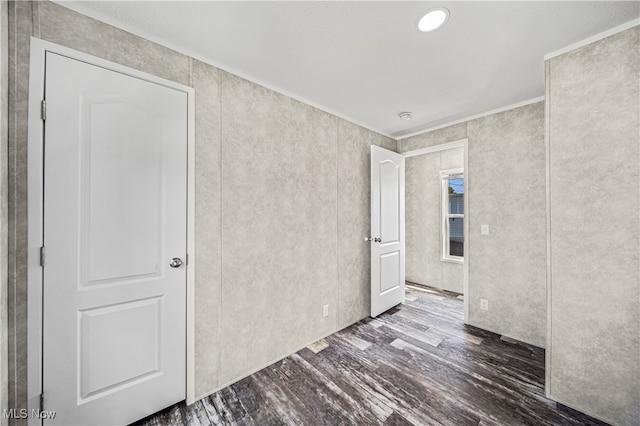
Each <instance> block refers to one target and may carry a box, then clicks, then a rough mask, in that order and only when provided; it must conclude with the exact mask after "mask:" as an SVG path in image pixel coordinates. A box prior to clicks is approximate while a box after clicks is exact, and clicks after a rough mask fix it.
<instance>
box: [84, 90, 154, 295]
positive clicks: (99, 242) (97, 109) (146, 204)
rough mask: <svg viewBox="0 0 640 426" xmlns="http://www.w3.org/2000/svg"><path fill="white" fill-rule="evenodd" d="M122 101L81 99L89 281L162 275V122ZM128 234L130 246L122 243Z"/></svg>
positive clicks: (86, 249) (113, 98)
mask: <svg viewBox="0 0 640 426" xmlns="http://www.w3.org/2000/svg"><path fill="white" fill-rule="evenodd" d="M123 101H124V99H116V98H115V97H111V99H108V98H103V99H83V100H82V122H81V123H80V125H81V126H82V128H83V129H86V130H87V134H86V135H85V138H84V142H85V143H84V144H83V145H82V146H81V152H82V154H83V159H82V162H81V170H82V171H81V173H82V181H81V197H82V202H83V206H82V209H83V213H84V214H86V215H87V220H85V221H83V224H84V225H86V229H83V230H82V231H83V235H84V236H85V237H86V241H83V243H84V244H83V247H82V250H81V252H82V253H83V254H85V255H86V256H88V259H87V260H88V262H83V266H84V267H86V272H87V273H86V274H85V275H86V276H87V278H88V283H96V282H100V281H105V280H114V279H122V278H134V277H140V276H149V275H157V273H158V272H159V270H158V267H159V265H160V251H159V248H160V242H161V241H162V227H161V222H162V218H161V201H162V200H161V195H162V183H161V182H162V180H161V174H160V173H161V171H162V164H161V163H160V161H161V158H162V157H161V152H160V150H161V148H162V147H161V145H160V144H158V143H157V141H159V140H161V130H162V122H161V121H160V115H159V114H153V115H151V114H150V113H149V112H148V111H145V110H144V109H143V106H140V107H138V106H134V105H130V104H127V103H125V102H123ZM113 123H118V125H117V126H114V125H113ZM113 170H118V173H113ZM122 188H127V190H126V191H122ZM128 236H132V238H130V241H129V244H127V245H125V246H123V245H121V244H118V242H119V241H123V240H126V239H127V238H128ZM83 281H84V280H83Z"/></svg>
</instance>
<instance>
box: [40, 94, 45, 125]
mask: <svg viewBox="0 0 640 426" xmlns="http://www.w3.org/2000/svg"><path fill="white" fill-rule="evenodd" d="M40 116H41V117H42V121H44V120H46V119H47V101H45V100H44V99H43V100H42V104H41V106H40Z"/></svg>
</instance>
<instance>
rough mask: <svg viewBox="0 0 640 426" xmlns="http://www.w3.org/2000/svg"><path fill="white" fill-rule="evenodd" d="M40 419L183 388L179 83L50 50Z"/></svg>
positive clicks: (107, 417) (133, 414) (115, 419)
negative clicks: (147, 78) (129, 73)
mask: <svg viewBox="0 0 640 426" xmlns="http://www.w3.org/2000/svg"><path fill="white" fill-rule="evenodd" d="M45 93H46V105H47V110H46V119H45V150H44V170H45V174H44V268H43V281H44V289H43V307H44V311H43V393H44V409H45V410H55V411H56V412H57V415H56V416H55V419H53V420H45V422H44V424H45V425H51V424H60V425H94V424H100V425H117V424H120V425H124V424H128V423H131V422H133V421H135V420H138V419H140V418H142V417H145V416H147V415H149V414H152V413H154V412H156V411H158V410H161V409H162V408H165V407H167V406H169V405H171V404H173V403H175V402H178V401H181V400H183V399H184V398H185V393H186V385H185V376H186V371H185V370H186V366H185V350H186V349H185V348H186V343H185V339H186V330H185V321H186V319H185V313H186V300H185V297H186V268H185V266H184V265H182V260H186V235H187V233H186V232H187V227H186V226H187V224H186V210H187V207H186V203H187V200H186V197H187V196H186V190H187V94H186V93H185V92H181V91H179V90H174V89H170V88H167V87H164V86H161V85H159V84H154V83H151V82H148V81H145V80H141V79H138V78H134V77H131V76H127V75H124V74H121V73H118V72H114V71H110V70H107V69H104V68H101V67H98V66H94V65H90V64H87V63H85V62H81V61H78V60H74V59H70V58H67V57H65V56H61V55H58V54H54V53H51V52H48V53H47V54H46V90H45Z"/></svg>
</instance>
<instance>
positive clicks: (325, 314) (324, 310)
mask: <svg viewBox="0 0 640 426" xmlns="http://www.w3.org/2000/svg"><path fill="white" fill-rule="evenodd" d="M322 316H323V317H328V316H329V305H322Z"/></svg>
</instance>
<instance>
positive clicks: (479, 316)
mask: <svg viewBox="0 0 640 426" xmlns="http://www.w3.org/2000/svg"><path fill="white" fill-rule="evenodd" d="M544 128H545V126H544V103H543V102H539V103H535V104H532V105H527V106H524V107H520V108H516V109H512V110H509V111H505V112H501V113H498V114H493V115H489V116H486V117H483V118H479V119H476V120H472V121H469V122H464V123H460V124H456V125H453V126H450V127H446V128H443V129H439V130H435V131H432V132H429V133H425V134H422V135H418V136H414V137H411V138H407V139H402V140H400V141H399V142H398V150H399V152H406V151H411V150H414V149H419V148H423V147H427V146H434V145H438V144H442V143H446V142H452V141H455V140H459V139H463V138H468V140H469V142H468V149H469V153H468V165H467V167H468V169H467V170H466V171H465V175H466V179H467V191H468V192H467V197H468V198H469V211H468V212H467V213H466V214H467V216H466V218H467V220H469V235H468V236H467V238H468V239H469V253H468V256H467V258H466V259H465V261H467V262H469V293H468V294H467V295H465V297H467V298H469V312H468V315H469V324H471V325H474V326H476V327H480V328H483V329H486V330H490V331H493V332H495V333H499V334H502V335H506V336H508V337H511V338H514V339H517V340H520V341H523V342H527V343H531V344H533V345H536V346H540V347H544V346H545V343H546V342H545V336H546V272H545V271H546V237H545V144H544ZM481 224H488V225H489V226H490V234H489V235H480V225H481ZM480 299H488V300H489V310H488V311H483V310H481V309H480Z"/></svg>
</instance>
